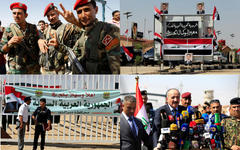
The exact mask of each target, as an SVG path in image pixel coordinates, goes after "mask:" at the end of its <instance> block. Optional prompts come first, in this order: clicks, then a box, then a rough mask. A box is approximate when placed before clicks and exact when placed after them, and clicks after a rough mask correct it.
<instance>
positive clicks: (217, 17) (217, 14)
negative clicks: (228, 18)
mask: <svg viewBox="0 0 240 150" xmlns="http://www.w3.org/2000/svg"><path fill="white" fill-rule="evenodd" d="M212 20H220V15H219V13H218V11H217V8H216V6H214V9H213V16H212Z"/></svg>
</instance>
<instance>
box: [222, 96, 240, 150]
mask: <svg viewBox="0 0 240 150" xmlns="http://www.w3.org/2000/svg"><path fill="white" fill-rule="evenodd" d="M229 112H230V117H228V118H225V119H223V120H222V126H223V127H224V131H225V132H224V134H223V136H224V146H225V148H226V149H232V150H240V98H239V97H236V98H233V99H232V100H231V101H230V108H229Z"/></svg>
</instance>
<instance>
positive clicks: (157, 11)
mask: <svg viewBox="0 0 240 150" xmlns="http://www.w3.org/2000/svg"><path fill="white" fill-rule="evenodd" d="M154 10H155V12H156V13H158V14H159V15H161V14H162V11H160V10H159V9H158V8H157V7H156V6H154Z"/></svg>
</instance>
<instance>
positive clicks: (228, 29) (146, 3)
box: [120, 0, 240, 48]
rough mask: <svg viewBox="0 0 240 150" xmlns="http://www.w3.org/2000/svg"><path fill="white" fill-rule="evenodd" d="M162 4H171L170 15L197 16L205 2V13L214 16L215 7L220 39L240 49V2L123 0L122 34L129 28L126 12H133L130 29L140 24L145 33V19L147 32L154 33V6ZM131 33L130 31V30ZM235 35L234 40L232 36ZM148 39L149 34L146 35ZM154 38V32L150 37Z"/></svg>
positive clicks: (228, 0) (121, 4) (225, 0)
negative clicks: (200, 3) (197, 10)
mask: <svg viewBox="0 0 240 150" xmlns="http://www.w3.org/2000/svg"><path fill="white" fill-rule="evenodd" d="M162 2H168V3H169V11H168V13H169V14H196V4H197V3H199V2H204V4H205V13H206V14H212V13H213V8H214V5H215V6H216V7H217V10H218V12H219V14H220V19H221V20H220V21H215V29H216V31H218V30H220V31H221V32H222V34H221V35H219V36H218V40H219V39H227V41H226V42H227V44H228V45H229V46H230V47H231V45H233V46H234V47H236V48H240V19H239V14H240V1H239V0H164V1H162V0H121V3H120V6H121V33H122V34H123V33H124V31H125V30H126V28H127V21H126V16H125V15H123V13H124V12H127V11H130V12H132V15H133V16H132V17H130V18H129V24H128V25H129V29H130V25H131V23H132V22H137V23H138V30H139V31H141V32H143V31H144V24H145V23H144V19H146V26H145V29H146V32H147V31H148V30H151V31H153V18H154V16H153V15H154V6H156V7H158V8H159V9H160V5H161V3H162ZM129 31H130V30H129ZM232 33H233V34H235V37H234V38H231V37H230V34H232ZM146 37H147V38H148V37H149V36H148V34H147V35H146ZM150 38H153V32H152V33H151V35H150Z"/></svg>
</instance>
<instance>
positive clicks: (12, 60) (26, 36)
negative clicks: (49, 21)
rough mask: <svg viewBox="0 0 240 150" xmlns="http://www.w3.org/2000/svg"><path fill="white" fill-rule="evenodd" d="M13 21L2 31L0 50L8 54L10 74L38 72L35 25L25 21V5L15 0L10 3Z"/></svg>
mask: <svg viewBox="0 0 240 150" xmlns="http://www.w3.org/2000/svg"><path fill="white" fill-rule="evenodd" d="M10 9H11V10H12V14H13V18H14V20H15V23H12V24H10V27H7V28H6V30H5V31H4V34H3V37H2V41H1V43H0V51H1V52H3V53H4V54H8V62H9V71H8V73H10V74H39V73H40V66H39V64H38V59H39V47H38V43H37V41H38V39H39V34H38V30H37V27H36V25H33V24H30V23H27V22H26V18H27V16H28V14H27V6H26V5H25V4H23V3H20V2H17V3H13V4H11V5H10Z"/></svg>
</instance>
